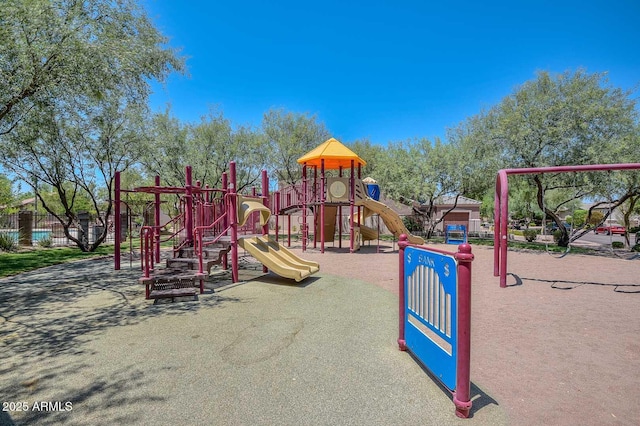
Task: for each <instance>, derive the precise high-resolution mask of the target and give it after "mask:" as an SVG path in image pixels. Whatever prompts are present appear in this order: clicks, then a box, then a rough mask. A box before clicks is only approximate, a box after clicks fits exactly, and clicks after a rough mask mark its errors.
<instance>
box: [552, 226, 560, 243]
mask: <svg viewBox="0 0 640 426" xmlns="http://www.w3.org/2000/svg"><path fill="white" fill-rule="evenodd" d="M561 237H562V231H561V230H559V229H556V230H555V231H553V241H555V242H556V243H557V242H558V241H560V238H561Z"/></svg>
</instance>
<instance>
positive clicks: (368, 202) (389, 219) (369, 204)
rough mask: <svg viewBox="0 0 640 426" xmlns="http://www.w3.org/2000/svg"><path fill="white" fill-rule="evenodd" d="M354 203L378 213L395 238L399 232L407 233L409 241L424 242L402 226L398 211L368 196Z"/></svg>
mask: <svg viewBox="0 0 640 426" xmlns="http://www.w3.org/2000/svg"><path fill="white" fill-rule="evenodd" d="M356 204H359V205H361V206H364V207H366V208H368V209H369V210H371V211H373V212H374V213H377V214H378V215H380V217H381V218H382V221H383V222H384V224H385V225H387V228H389V231H391V233H393V235H395V236H396V237H397V238H399V237H400V235H401V234H407V236H408V237H409V242H410V243H412V244H424V239H423V238H422V237H418V236H416V235H413V234H411V233H410V232H409V230H408V229H407V227H406V226H404V223H403V222H402V218H400V216H398V213H396V212H395V211H393V210H392V209H390V208H389V207H388V206H386V205H385V204H383V203H381V202H379V201H376V200H374V199H371V198H369V197H366V198H361V199H360V200H358V202H357V203H356Z"/></svg>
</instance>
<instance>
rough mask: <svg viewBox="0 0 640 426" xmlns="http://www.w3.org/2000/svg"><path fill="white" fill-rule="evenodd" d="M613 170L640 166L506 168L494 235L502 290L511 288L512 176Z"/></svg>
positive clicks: (498, 189)
mask: <svg viewBox="0 0 640 426" xmlns="http://www.w3.org/2000/svg"><path fill="white" fill-rule="evenodd" d="M612 170H640V163H620V164H581V165H575V166H551V167H526V168H521V169H502V170H500V171H498V174H497V176H496V192H495V201H494V213H493V215H494V233H493V242H494V244H493V276H495V277H498V276H499V277H500V287H502V288H505V287H507V248H508V245H509V235H508V226H507V225H508V220H509V175H531V174H544V173H579V172H603V171H612Z"/></svg>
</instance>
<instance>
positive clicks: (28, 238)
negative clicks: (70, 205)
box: [0, 211, 115, 246]
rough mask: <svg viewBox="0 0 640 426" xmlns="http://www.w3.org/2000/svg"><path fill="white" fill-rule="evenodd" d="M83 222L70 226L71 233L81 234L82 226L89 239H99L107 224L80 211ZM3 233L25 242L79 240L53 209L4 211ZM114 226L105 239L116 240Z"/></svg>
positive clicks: (69, 242) (70, 242)
mask: <svg viewBox="0 0 640 426" xmlns="http://www.w3.org/2000/svg"><path fill="white" fill-rule="evenodd" d="M78 222H79V223H78V224H77V225H76V226H73V225H72V226H71V227H70V228H69V234H70V235H71V236H72V237H74V238H78V236H79V235H80V233H81V232H80V231H79V227H81V228H82V229H83V230H84V232H85V235H87V237H88V240H89V243H90V244H91V243H93V242H94V241H96V240H97V239H98V238H99V236H100V234H101V233H102V232H103V230H104V227H103V226H102V225H101V224H100V223H99V222H97V221H96V220H92V218H91V217H90V216H89V215H82V214H80V215H79V221H78ZM0 233H2V234H5V235H8V236H9V237H12V238H14V239H15V240H16V242H18V243H19V244H20V245H21V246H35V245H52V246H73V245H75V243H74V242H73V240H71V239H70V238H69V237H68V236H67V235H66V234H65V232H64V227H63V225H62V224H61V223H60V221H58V219H56V217H55V216H53V215H52V214H49V213H35V212H32V211H22V212H19V213H12V214H0ZM114 237H115V236H114V233H113V230H110V231H108V232H107V237H106V239H105V240H104V243H107V244H108V243H111V244H113V242H114V241H115V238H114Z"/></svg>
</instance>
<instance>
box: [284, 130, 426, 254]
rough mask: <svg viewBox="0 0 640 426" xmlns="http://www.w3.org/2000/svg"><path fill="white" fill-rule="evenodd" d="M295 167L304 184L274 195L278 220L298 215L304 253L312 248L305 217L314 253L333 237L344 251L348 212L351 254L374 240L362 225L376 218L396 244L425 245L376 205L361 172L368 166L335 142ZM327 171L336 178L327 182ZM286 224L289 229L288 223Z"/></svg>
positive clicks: (375, 235) (375, 234)
mask: <svg viewBox="0 0 640 426" xmlns="http://www.w3.org/2000/svg"><path fill="white" fill-rule="evenodd" d="M297 161H298V164H300V165H301V166H302V181H301V182H300V183H298V184H295V185H289V186H287V187H284V188H281V189H280V190H278V191H275V193H274V197H275V200H274V204H275V205H276V211H277V212H279V214H280V215H289V217H291V216H290V215H291V214H292V213H295V212H301V214H302V216H301V221H302V223H301V226H300V229H301V233H302V251H306V250H307V247H308V245H309V243H310V241H309V239H310V232H309V231H310V224H309V221H308V218H307V216H308V214H309V213H311V216H312V223H311V224H312V226H313V229H314V232H313V246H314V248H316V247H317V246H318V243H319V244H320V251H321V252H322V253H324V251H325V244H326V243H327V242H333V241H334V240H335V239H336V231H337V240H338V247H339V248H342V236H343V232H344V230H343V217H344V215H345V212H344V210H343V209H346V208H348V209H349V210H348V220H349V230H348V235H349V251H350V253H354V252H356V251H357V250H358V249H359V247H360V243H361V241H370V240H375V239H378V237H379V230H376V229H373V228H371V227H368V226H365V225H364V222H365V219H367V218H368V217H371V216H373V215H378V216H379V218H380V219H382V220H383V222H384V223H385V225H386V226H387V228H388V229H389V231H391V233H392V234H394V236H395V237H396V238H399V237H400V235H401V234H406V235H407V236H408V238H409V241H410V242H411V243H413V244H424V239H422V238H421V237H418V236H415V235H411V233H410V232H409V231H408V230H407V228H406V227H405V225H404V223H403V222H402V218H400V216H399V215H398V214H397V213H396V212H395V211H393V210H392V209H390V208H389V207H388V206H386V205H385V204H383V203H381V202H379V201H377V200H376V199H375V198H376V193H377V194H379V189H378V187H377V185H375V186H374V185H369V184H367V183H365V182H363V180H362V166H364V165H366V162H365V161H364V160H363V159H361V158H360V157H359V156H358V155H357V154H355V153H354V152H353V151H351V150H350V149H349V148H347V147H346V146H344V145H343V144H342V143H340V142H339V141H338V140H336V139H334V138H331V139H328V140H327V141H325V142H324V143H322V144H320V145H318V146H317V147H316V148H314V149H313V150H311V151H310V152H308V153H307V154H305V155H303V156H302V157H300V158H299V159H298V160H297ZM328 170H337V171H338V176H327V173H326V172H327V171H328ZM310 175H312V176H310ZM288 222H289V226H290V223H291V220H289V221H288ZM336 224H337V226H336ZM336 228H337V229H336ZM276 229H277V225H276ZM290 234H291V232H290V230H289V235H290Z"/></svg>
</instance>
